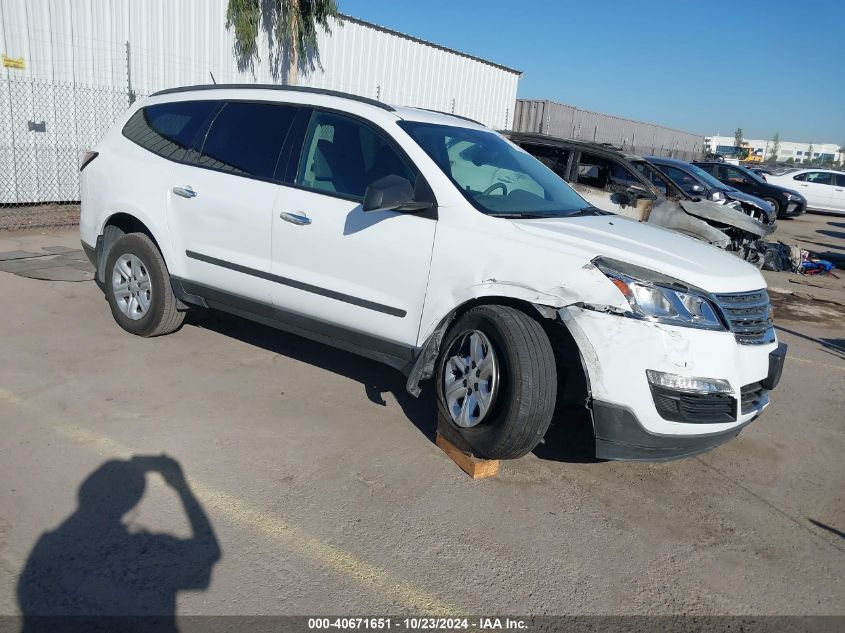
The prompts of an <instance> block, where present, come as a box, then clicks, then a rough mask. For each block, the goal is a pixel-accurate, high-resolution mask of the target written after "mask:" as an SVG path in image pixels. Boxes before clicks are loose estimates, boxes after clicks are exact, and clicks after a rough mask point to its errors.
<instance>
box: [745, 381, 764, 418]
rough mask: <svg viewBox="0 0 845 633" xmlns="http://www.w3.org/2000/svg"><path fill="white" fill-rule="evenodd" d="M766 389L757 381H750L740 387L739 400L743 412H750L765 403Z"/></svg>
mask: <svg viewBox="0 0 845 633" xmlns="http://www.w3.org/2000/svg"><path fill="white" fill-rule="evenodd" d="M766 393H767V392H766V390H765V389H764V388H763V385H762V384H761V383H759V382H752V383H751V384H750V385H745V386H744V387H742V389H740V391H739V394H740V401H741V402H742V407H741V411H742V412H743V413H751V412H752V411H756V410H757V409H759V408H760V407H762V406H763V405H764V404H766V398H767V397H768V396H767V395H766Z"/></svg>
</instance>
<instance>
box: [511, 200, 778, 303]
mask: <svg viewBox="0 0 845 633" xmlns="http://www.w3.org/2000/svg"><path fill="white" fill-rule="evenodd" d="M511 223H512V224H513V225H514V226H515V227H516V228H518V229H520V230H521V231H524V232H526V233H529V234H531V235H534V236H537V237H539V238H543V239H544V240H551V241H553V242H554V243H555V244H557V245H559V248H560V249H562V250H565V251H567V252H571V253H573V254H576V253H583V254H584V255H585V257H587V258H588V259H593V257H596V256H604V257H609V258H612V259H617V260H620V261H624V262H628V263H630V264H635V265H637V266H642V267H643V268H648V269H649V270H654V271H657V272H660V273H663V274H665V275H669V276H670V277H674V278H676V279H678V280H680V281H683V282H686V283H688V284H691V285H694V286H698V287H699V288H702V289H703V290H707V291H709V292H716V293H718V292H743V291H749V290H759V289H760V288H765V287H766V282H765V280H764V279H763V276H762V275H761V274H760V271H759V270H757V269H756V268H755V267H754V266H752V265H751V264H749V263H747V262H744V261H743V260H741V259H740V258H739V257H736V256H735V255H731V254H730V253H727V252H725V251H723V250H720V249H718V248H716V247H714V246H710V245H709V244H705V243H704V242H702V241H700V240H697V239H695V238H692V237H688V236H686V235H682V234H680V233H677V232H675V231H670V230H669V229H664V228H661V227H658V226H655V225H653V224H646V223H643V222H638V221H636V220H632V219H630V218H626V217H624V216H619V215H601V216H583V217H573V218H553V219H536V220H530V219H526V220H512V221H511ZM544 246H546V247H549V246H551V245H550V244H548V243H546V244H544Z"/></svg>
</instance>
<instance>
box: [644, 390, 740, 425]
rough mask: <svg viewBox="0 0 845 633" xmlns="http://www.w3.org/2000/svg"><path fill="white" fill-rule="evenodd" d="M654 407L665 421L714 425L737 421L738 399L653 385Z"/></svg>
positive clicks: (722, 394)
mask: <svg viewBox="0 0 845 633" xmlns="http://www.w3.org/2000/svg"><path fill="white" fill-rule="evenodd" d="M651 395H652V397H653V398H654V406H655V407H656V408H657V412H658V413H659V414H660V417H662V418H663V419H664V420H671V421H673V422H691V423H693V424H714V423H718V422H734V421H735V420H736V399H734V398H733V397H732V396H729V395H728V394H724V393H684V392H681V391H673V390H671V389H666V388H665V387H658V386H657V385H651Z"/></svg>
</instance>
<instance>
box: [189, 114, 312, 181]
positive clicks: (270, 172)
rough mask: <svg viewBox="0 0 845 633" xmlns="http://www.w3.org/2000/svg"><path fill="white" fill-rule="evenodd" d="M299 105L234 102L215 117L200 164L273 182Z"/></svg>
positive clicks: (203, 148)
mask: <svg viewBox="0 0 845 633" xmlns="http://www.w3.org/2000/svg"><path fill="white" fill-rule="evenodd" d="M296 111H297V108H296V106H286V105H278V104H274V103H251V102H244V101H231V102H228V103H226V105H224V106H223V109H222V110H221V111H220V112H219V113H218V114H217V116H216V117H214V122H213V123H212V124H211V128H210V129H209V131H208V135H207V136H206V138H205V144H204V145H203V147H202V154H201V155H200V158H199V161H198V164H199V165H200V166H201V167H208V168H210V169H217V170H220V171H226V172H230V173H233V174H238V175H242V176H252V177H255V178H263V179H266V180H270V179H272V178H273V176H274V174H275V171H276V163H277V162H278V160H279V153H280V152H281V151H282V145H283V144H284V142H285V137H286V136H287V134H288V131H289V130H290V126H291V124H292V123H293V118H294V116H295V115H296Z"/></svg>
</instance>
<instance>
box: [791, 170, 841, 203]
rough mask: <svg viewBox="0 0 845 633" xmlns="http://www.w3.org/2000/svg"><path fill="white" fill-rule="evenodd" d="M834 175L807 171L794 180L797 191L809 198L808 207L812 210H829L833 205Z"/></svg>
mask: <svg viewBox="0 0 845 633" xmlns="http://www.w3.org/2000/svg"><path fill="white" fill-rule="evenodd" d="M833 176H834V175H833V174H832V173H830V172H827V171H807V172H804V173H801V174H798V175H796V176H793V178H792V180H793V182H794V183H795V189H796V191H799V192H800V193H801V194H802V195H803V196H804V197H805V198H807V206H808V207H810V208H812V209H829V208H831V205H832V204H833V194H834V180H833Z"/></svg>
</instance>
